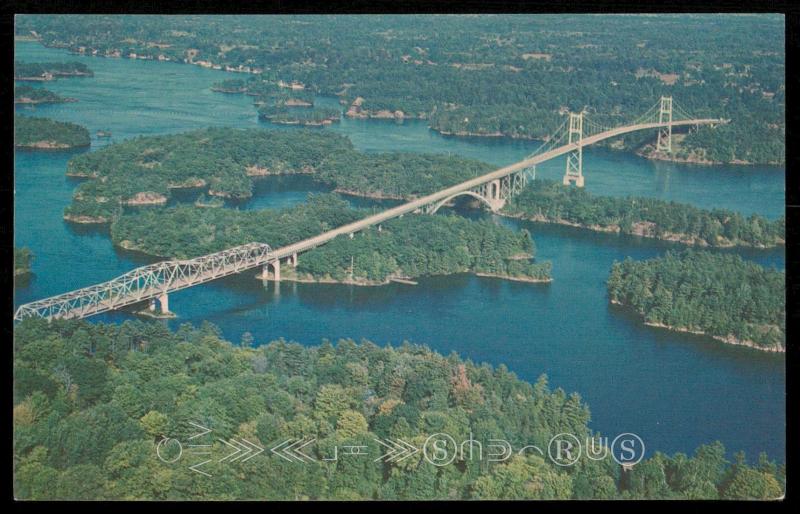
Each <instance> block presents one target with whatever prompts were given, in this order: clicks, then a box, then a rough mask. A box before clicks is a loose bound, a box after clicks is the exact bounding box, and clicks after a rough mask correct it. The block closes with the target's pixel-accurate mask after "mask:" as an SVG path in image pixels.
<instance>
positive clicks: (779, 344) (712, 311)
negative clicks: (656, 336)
mask: <svg viewBox="0 0 800 514" xmlns="http://www.w3.org/2000/svg"><path fill="white" fill-rule="evenodd" d="M785 289H786V275H785V273H784V272H782V271H777V270H775V269H768V268H765V267H763V266H760V265H758V264H755V263H753V262H748V261H745V260H743V259H742V258H741V257H739V256H738V255H728V254H719V253H711V252H708V251H702V250H699V251H698V250H693V249H687V250H685V251H683V252H681V253H675V252H667V253H666V254H665V255H664V256H663V257H658V258H655V259H650V260H646V261H634V260H632V259H630V258H628V259H626V260H624V261H623V262H616V263H614V265H613V266H612V268H611V273H610V276H609V278H608V296H609V299H610V301H611V302H612V303H614V304H618V305H622V306H626V307H629V308H631V309H633V310H635V311H636V312H637V313H638V314H639V315H641V316H642V317H643V318H644V322H645V323H646V324H647V325H650V326H655V327H664V328H667V329H669V330H676V331H681V332H690V333H694V334H706V335H709V336H711V337H713V338H714V339H718V340H720V341H724V342H726V343H730V344H738V345H745V346H750V347H752V348H756V349H759V350H766V351H772V352H784V351H785V350H786V319H785V317H786V303H785Z"/></svg>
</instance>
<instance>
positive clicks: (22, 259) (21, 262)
mask: <svg viewBox="0 0 800 514" xmlns="http://www.w3.org/2000/svg"><path fill="white" fill-rule="evenodd" d="M32 262H33V252H32V251H31V249H30V248H27V247H24V246H23V247H22V248H17V247H16V246H15V247H14V275H24V274H26V273H30V272H31V263H32Z"/></svg>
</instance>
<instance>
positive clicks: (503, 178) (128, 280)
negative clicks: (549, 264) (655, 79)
mask: <svg viewBox="0 0 800 514" xmlns="http://www.w3.org/2000/svg"><path fill="white" fill-rule="evenodd" d="M664 98H665V97H662V98H661V99H660V100H659V102H657V103H656V104H655V105H654V106H652V107H651V108H650V109H648V111H647V112H645V114H644V115H642V116H640V117H639V118H638V119H637V121H636V122H635V123H632V124H631V123H629V124H623V125H620V126H617V127H615V128H612V129H609V130H606V131H604V132H600V133H595V134H591V132H589V133H586V132H584V121H585V120H584V118H585V116H584V113H582V112H581V113H570V115H569V117H568V119H567V120H565V122H564V123H563V124H562V125H561V127H559V128H558V129H557V130H556V131H555V132H554V133H553V136H552V137H551V138H549V139H548V140H546V141H544V142H543V143H542V144H541V145H540V146H539V148H537V150H536V151H534V153H533V154H531V155H530V156H528V157H527V158H525V159H523V160H521V161H519V162H516V163H514V164H510V165H508V166H504V167H502V168H499V169H496V170H494V171H491V172H489V173H486V174H484V175H481V176H479V177H473V178H470V179H468V180H465V181H464V182H461V183H459V184H455V185H452V186H449V187H447V188H444V189H442V190H440V191H437V192H435V193H431V194H428V195H425V196H423V197H421V198H416V199H414V200H411V201H408V202H406V203H404V204H401V205H397V206H395V207H390V208H389V209H386V210H384V211H381V212H377V213H375V214H372V215H370V216H367V217H366V218H362V219H360V220H357V221H354V222H351V223H347V224H345V225H342V226H340V227H337V228H334V229H332V230H328V231H326V232H323V233H321V234H317V235H316V236H313V237H309V238H307V239H303V240H302V241H298V242H295V243H292V244H289V245H287V246H284V247H282V248H279V249H277V250H273V249H272V248H270V246H269V245H267V244H263V243H249V244H246V245H241V246H236V247H233V248H229V249H228V250H224V251H222V252H217V253H212V254H209V255H205V256H202V257H197V258H194V259H188V260H167V261H162V262H159V263H155V264H151V265H149V266H142V267H140V268H135V269H133V270H131V271H130V272H128V273H126V274H124V275H121V276H120V277H117V278H115V279H113V280H110V281H108V282H103V283H101V284H97V285H94V286H89V287H85V288H83V289H78V290H75V291H72V292H69V293H64V294H61V295H58V296H54V297H51V298H45V299H43V300H38V301H35V302H31V303H27V304H24V305H21V306H20V307H19V308H18V309H17V310H16V312H15V314H14V320H15V321H20V320H22V319H24V318H31V317H40V318H45V319H47V320H53V319H57V318H59V319H74V318H85V317H88V316H92V315H95V314H99V313H102V312H107V311H111V310H116V309H119V308H121V307H125V306H128V305H132V304H135V303H139V302H143V301H147V300H151V299H154V298H158V299H159V301H162V308H163V307H164V306H166V305H167V298H166V297H167V294H168V293H170V292H172V291H177V290H180V289H184V288H187V287H191V286H194V285H198V284H202V283H204V282H209V281H211V280H215V279H217V278H222V277H224V276H228V275H232V274H235V273H240V272H242V271H246V270H248V269H251V268H255V267H257V266H263V265H271V266H274V268H275V271H276V272H278V271H279V266H280V259H283V258H286V257H289V256H292V261H293V263H294V264H296V262H297V261H296V257H295V256H296V255H297V254H298V253H300V252H304V251H307V250H310V249H312V248H316V247H318V246H321V245H323V244H325V243H327V242H329V241H332V240H334V239H335V238H336V237H338V236H340V235H345V234H351V233H355V232H359V231H361V230H363V229H365V228H367V227H370V226H373V225H379V224H380V223H384V222H386V221H388V220H390V219H394V218H398V217H402V216H403V215H405V214H409V213H412V212H417V211H421V210H423V209H424V210H426V211H431V210H433V211H434V212H435V210H436V209H438V207H439V206H441V205H443V204H444V203H445V202H447V201H448V200H450V199H452V198H455V197H456V196H459V195H464V194H467V195H469V196H473V197H476V198H478V199H479V200H481V201H483V202H484V203H485V204H487V205H488V206H489V207H490V208H491V209H492V210H493V211H496V210H498V209H500V208H502V206H503V205H504V203H505V201H506V200H507V199H508V198H509V197H510V196H513V195H514V194H517V193H518V192H519V191H521V190H522V188H523V187H524V186H525V183H526V181H527V178H528V176H530V175H531V174H533V176H534V177H535V167H536V165H538V164H540V163H543V162H545V161H548V160H550V159H554V158H556V157H559V156H562V155H567V172H566V174H565V180H566V179H567V178H569V177H570V175H572V180H575V181H576V182H577V177H578V176H579V177H580V178H581V184H578V185H582V182H583V178H584V177H583V170H582V152H581V150H582V148H583V147H584V146H588V145H592V144H594V143H597V142H600V141H603V140H606V139H609V138H613V137H619V136H622V135H624V134H628V133H630V132H636V131H639V130H652V129H654V128H658V129H661V128H664V127H665V126H668V127H672V126H691V125H694V126H699V125H714V124H717V123H727V122H728V121H729V120H723V119H717V118H685V119H677V120H676V119H674V118H670V117H669V115H666V113H662V112H661V111H665V110H667V109H662V107H664V108H667V107H668V108H669V109H671V110H672V112H673V113H678V115H679V116H682V115H685V111H684V110H683V109H680V108H678V107H677V105H675V104H673V103H672V102H670V103H669V105H665V104H664ZM665 115H666V118H665ZM659 117H660V120H659ZM586 121H587V125H586V128H588V129H589V130H590V131H592V130H596V129H597V128H598V127H600V128H602V127H603V125H602V124H600V123H598V122H594V121H589V120H586ZM590 134H591V135H590ZM564 139H567V142H566V143H564V144H562V142H564ZM558 145H560V146H558ZM570 166H572V167H570ZM276 274H277V273H276ZM275 278H276V279H279V277H278V276H276V277H275ZM162 298H163V300H161V299H162Z"/></svg>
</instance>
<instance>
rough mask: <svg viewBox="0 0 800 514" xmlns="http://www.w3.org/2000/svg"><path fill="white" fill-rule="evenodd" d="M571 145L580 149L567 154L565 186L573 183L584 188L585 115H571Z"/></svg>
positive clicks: (572, 113)
mask: <svg viewBox="0 0 800 514" xmlns="http://www.w3.org/2000/svg"><path fill="white" fill-rule="evenodd" d="M569 144H571V145H572V144H577V145H578V148H576V149H575V150H573V151H571V152H570V153H568V154H567V169H566V172H565V173H564V185H565V186H568V185H570V184H571V183H572V182H575V185H576V186H578V187H583V113H582V112H581V113H578V114H575V113H574V112H571V113H569Z"/></svg>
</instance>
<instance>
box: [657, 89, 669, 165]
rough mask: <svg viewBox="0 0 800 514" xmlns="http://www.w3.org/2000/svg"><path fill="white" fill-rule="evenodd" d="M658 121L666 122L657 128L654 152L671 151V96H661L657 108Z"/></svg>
mask: <svg viewBox="0 0 800 514" xmlns="http://www.w3.org/2000/svg"><path fill="white" fill-rule="evenodd" d="M658 123H667V126H666V127H662V128H659V129H658V139H657V140H656V152H663V153H672V97H671V96H662V97H661V105H660V107H659V110H658Z"/></svg>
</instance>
